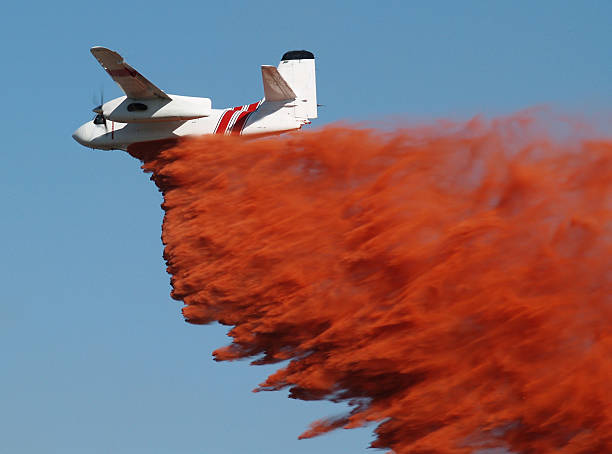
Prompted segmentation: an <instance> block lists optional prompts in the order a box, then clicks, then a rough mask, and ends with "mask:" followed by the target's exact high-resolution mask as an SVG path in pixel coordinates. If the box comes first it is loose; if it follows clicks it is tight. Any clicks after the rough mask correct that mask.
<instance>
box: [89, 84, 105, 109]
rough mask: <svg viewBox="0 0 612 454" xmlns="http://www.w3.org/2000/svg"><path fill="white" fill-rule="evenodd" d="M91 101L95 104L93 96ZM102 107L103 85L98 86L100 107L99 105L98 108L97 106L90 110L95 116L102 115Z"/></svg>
mask: <svg viewBox="0 0 612 454" xmlns="http://www.w3.org/2000/svg"><path fill="white" fill-rule="evenodd" d="M92 101H93V104H95V103H96V99H95V96H93V97H92ZM103 105H104V86H103V85H101V86H100V105H99V106H97V107H94V108H93V109H92V110H93V111H94V112H95V113H97V114H100V115H103V113H102V106H103Z"/></svg>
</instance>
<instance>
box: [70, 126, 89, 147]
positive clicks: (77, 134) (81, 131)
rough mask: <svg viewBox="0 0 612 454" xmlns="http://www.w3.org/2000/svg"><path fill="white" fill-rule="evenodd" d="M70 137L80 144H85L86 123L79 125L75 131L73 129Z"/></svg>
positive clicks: (87, 138)
mask: <svg viewBox="0 0 612 454" xmlns="http://www.w3.org/2000/svg"><path fill="white" fill-rule="evenodd" d="M72 138H73V139H74V140H76V141H77V142H78V143H80V144H81V145H85V146H87V145H88V142H89V134H88V128H87V123H85V124H84V125H81V126H80V127H79V128H78V129H77V130H76V131H74V132H73V133H72Z"/></svg>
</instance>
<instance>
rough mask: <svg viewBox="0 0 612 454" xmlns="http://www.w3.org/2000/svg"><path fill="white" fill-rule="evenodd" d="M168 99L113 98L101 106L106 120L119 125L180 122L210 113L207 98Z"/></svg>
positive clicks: (171, 97)
mask: <svg viewBox="0 0 612 454" xmlns="http://www.w3.org/2000/svg"><path fill="white" fill-rule="evenodd" d="M168 96H169V97H170V99H161V98H152V99H131V98H128V97H126V96H122V97H120V98H115V99H113V100H112V101H109V102H107V103H105V104H104V105H103V106H102V113H103V114H104V116H105V117H106V119H107V120H110V121H116V122H119V123H146V122H153V121H180V120H193V119H194V118H202V117H207V116H209V115H210V114H211V112H212V101H211V100H210V99H209V98H196V97H192V96H178V95H168Z"/></svg>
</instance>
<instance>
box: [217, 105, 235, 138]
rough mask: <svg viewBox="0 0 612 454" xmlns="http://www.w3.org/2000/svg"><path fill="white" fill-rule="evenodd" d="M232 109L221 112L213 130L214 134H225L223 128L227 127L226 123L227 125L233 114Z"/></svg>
mask: <svg viewBox="0 0 612 454" xmlns="http://www.w3.org/2000/svg"><path fill="white" fill-rule="evenodd" d="M234 112H235V111H234V110H233V109H232V110H226V111H225V112H223V116H222V117H221V120H220V121H219V125H218V126H217V129H216V130H215V134H225V130H226V129H227V125H229V122H230V120H231V119H232V115H234Z"/></svg>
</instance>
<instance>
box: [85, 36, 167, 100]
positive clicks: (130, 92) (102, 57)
mask: <svg viewBox="0 0 612 454" xmlns="http://www.w3.org/2000/svg"><path fill="white" fill-rule="evenodd" d="M90 50H91V53H92V55H93V56H94V57H96V60H98V62H100V64H101V65H102V67H103V68H104V70H105V71H106V72H107V73H108V74H109V75H110V76H111V77H112V78H113V80H114V81H115V82H117V84H118V85H119V86H120V87H121V89H122V90H123V91H124V92H125V94H126V96H127V97H128V98H133V99H151V98H161V99H171V98H170V97H169V96H168V95H167V94H166V93H164V92H163V91H162V90H160V89H159V88H157V87H156V86H155V85H153V84H152V83H151V82H149V81H148V80H147V79H146V78H145V77H144V76H143V75H142V74H140V73H139V72H138V71H136V70H135V69H134V68H132V67H131V66H130V65H128V64H127V63H126V62H125V61H123V57H122V56H121V55H119V54H118V53H117V52H113V51H112V50H110V49H107V48H105V47H99V46H96V47H92V48H91V49H90Z"/></svg>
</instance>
